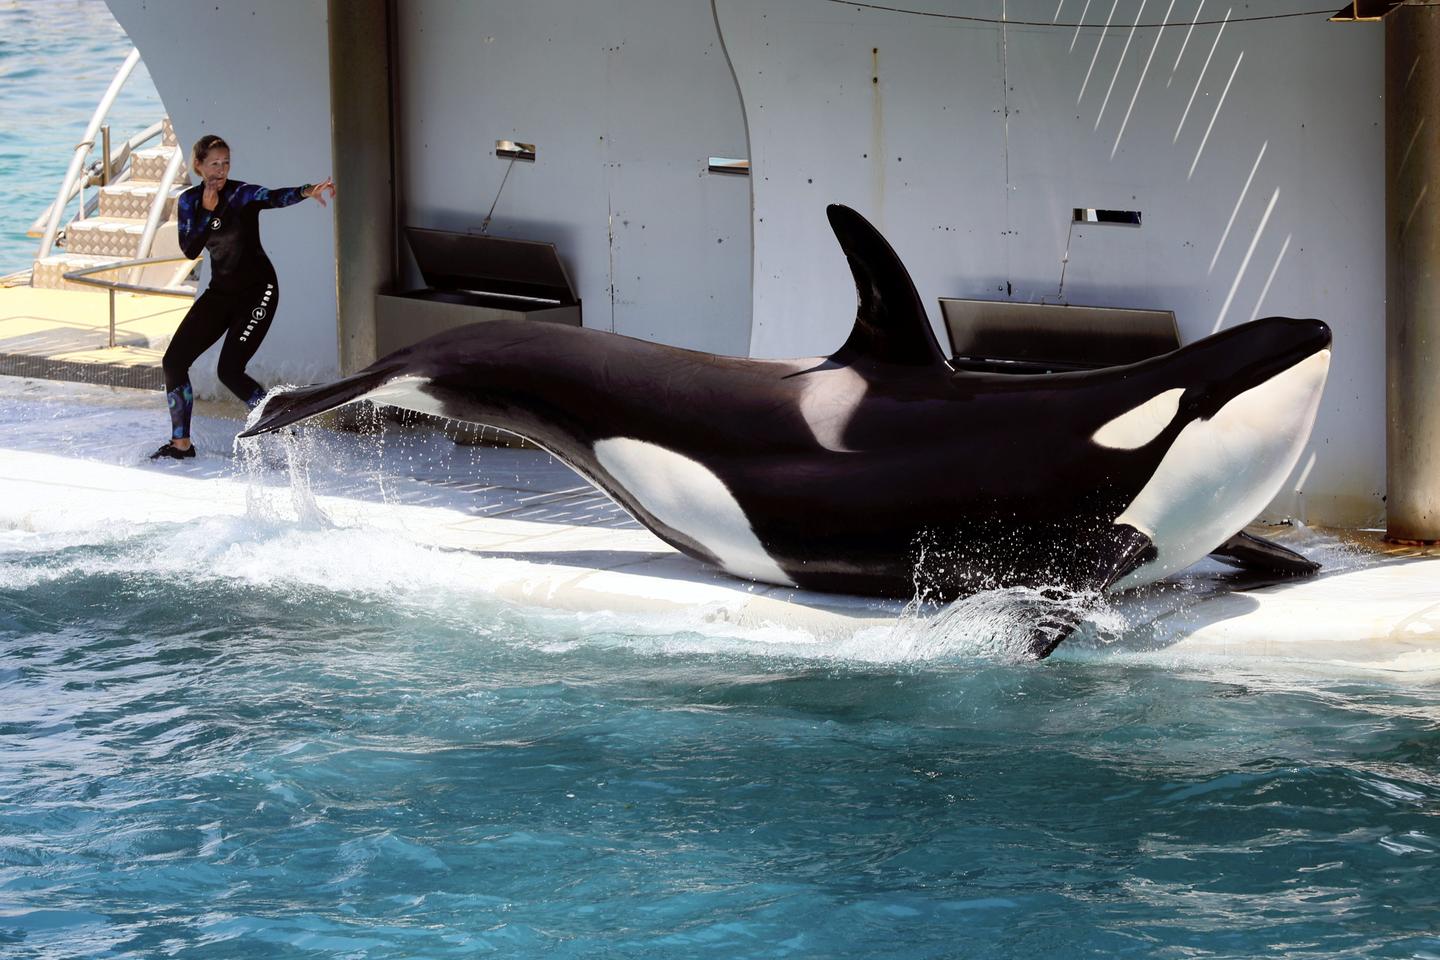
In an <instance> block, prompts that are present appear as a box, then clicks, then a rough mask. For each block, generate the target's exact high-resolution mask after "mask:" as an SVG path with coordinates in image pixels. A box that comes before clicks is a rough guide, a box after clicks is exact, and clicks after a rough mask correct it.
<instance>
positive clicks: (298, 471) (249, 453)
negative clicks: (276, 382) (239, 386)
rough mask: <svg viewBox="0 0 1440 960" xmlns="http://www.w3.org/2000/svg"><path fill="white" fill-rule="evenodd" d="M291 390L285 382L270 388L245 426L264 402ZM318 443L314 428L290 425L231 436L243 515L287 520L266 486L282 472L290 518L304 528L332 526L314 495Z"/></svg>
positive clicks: (256, 419)
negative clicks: (241, 487) (242, 484)
mask: <svg viewBox="0 0 1440 960" xmlns="http://www.w3.org/2000/svg"><path fill="white" fill-rule="evenodd" d="M290 389H293V388H292V387H291V386H289V385H282V386H277V387H272V388H271V389H270V391H269V392H268V393H266V394H265V398H264V399H263V400H262V401H261V402H260V403H258V404H256V405H255V408H254V409H253V410H251V411H250V415H249V416H248V417H247V418H246V420H245V429H247V430H248V429H250V428H251V427H253V426H254V425H255V424H256V423H258V422H259V420H260V416H261V412H262V411H263V410H264V409H265V405H266V403H268V402H269V400H270V398H271V397H273V396H275V395H276V394H277V393H281V392H284V391H285V390H290ZM319 448H320V443H319V441H318V440H317V439H316V434H315V433H314V432H313V431H309V430H306V429H305V428H304V427H290V428H287V429H285V430H280V431H276V432H274V433H266V434H261V435H260V436H258V437H240V436H237V437H236V438H235V446H234V453H235V464H236V469H237V471H238V472H239V473H240V475H241V476H242V477H244V479H245V508H246V511H245V512H246V516H247V517H248V518H249V519H252V520H259V521H276V520H281V519H284V518H285V513H284V511H283V510H282V509H281V508H280V498H279V497H277V496H276V495H275V494H276V488H275V487H273V486H271V485H268V484H267V483H266V482H265V481H266V479H267V477H269V476H271V475H273V474H274V473H275V472H276V471H282V472H283V474H284V475H285V476H286V478H287V480H288V483H287V484H286V485H285V486H284V491H283V492H284V494H288V499H289V506H290V510H291V511H292V512H293V518H294V520H295V522H297V523H298V524H299V525H300V526H301V527H302V528H306V529H319V530H328V529H333V528H334V527H335V526H336V524H335V522H334V521H333V520H332V519H331V518H330V516H329V515H328V514H327V513H326V512H325V511H324V510H323V509H321V507H320V504H319V503H318V502H317V501H316V499H315V489H314V484H313V482H312V480H311V467H312V464H314V463H315V462H316V460H317V453H319V452H320V449H319Z"/></svg>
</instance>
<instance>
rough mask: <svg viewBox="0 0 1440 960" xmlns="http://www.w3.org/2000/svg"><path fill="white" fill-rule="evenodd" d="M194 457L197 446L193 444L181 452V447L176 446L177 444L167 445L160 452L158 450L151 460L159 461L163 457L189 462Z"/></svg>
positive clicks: (151, 456)
mask: <svg viewBox="0 0 1440 960" xmlns="http://www.w3.org/2000/svg"><path fill="white" fill-rule="evenodd" d="M193 456H195V444H193V443H192V444H190V446H188V447H186V448H185V449H184V450H181V449H180V448H179V447H177V446H175V444H173V443H167V444H165V446H163V447H161V448H160V449H159V450H156V451H155V452H154V453H152V454H150V459H151V460H159V459H161V458H162V457H169V458H170V459H172V460H188V459H190V458H191V457H193Z"/></svg>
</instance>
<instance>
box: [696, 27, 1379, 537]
mask: <svg viewBox="0 0 1440 960" xmlns="http://www.w3.org/2000/svg"><path fill="white" fill-rule="evenodd" d="M903 6H905V7H907V8H909V9H912V10H919V11H929V12H934V13H942V14H963V15H976V16H992V17H999V16H1000V15H1001V12H1002V9H1003V11H1004V13H1005V14H1006V15H1007V16H1008V17H1009V18H1010V19H1011V20H1033V21H1041V22H1044V23H1049V22H1051V21H1053V20H1055V19H1059V20H1061V21H1072V22H1073V21H1075V20H1077V19H1078V18H1079V17H1080V15H1081V13H1082V10H1086V9H1087V7H1088V14H1087V18H1086V22H1087V23H1090V24H1094V25H1095V26H1092V27H1089V28H1086V29H1084V30H1081V31H1079V32H1078V35H1077V31H1075V30H1074V29H1057V28H1053V27H1049V26H1025V27H1021V26H1008V27H1005V28H1003V29H1002V28H1001V27H1000V26H998V25H985V24H976V23H973V22H964V21H959V20H947V19H937V18H932V17H922V16H915V15H908V14H905V13H898V12H890V11H881V10H870V9H863V8H856V7H852V6H847V5H844V4H838V3H830V2H827V0H804V2H796V3H788V4H784V5H777V4H771V3H767V2H765V0H718V7H719V20H720V24H721V27H722V34H723V37H724V39H725V42H726V44H727V46H728V48H729V51H730V55H731V59H732V61H733V62H734V64H735V68H736V75H737V80H738V82H739V84H740V87H741V92H742V96H743V98H744V100H745V106H746V113H747V118H748V120H749V126H750V138H751V149H752V153H753V157H754V163H755V218H756V223H755V236H756V239H755V283H754V297H755V304H754V333H753V336H752V350H753V352H754V353H755V354H756V355H758V356H798V355H808V354H814V353H825V352H828V351H829V350H831V349H833V348H834V347H835V346H836V345H838V343H839V342H840V341H841V340H842V339H843V337H844V335H845V333H846V331H847V330H848V327H849V323H850V319H851V317H853V313H854V294H853V291H852V289H851V288H850V283H849V277H848V273H847V271H846V268H845V264H844V261H843V258H841V257H840V256H839V254H838V252H836V249H835V246H834V241H833V240H831V239H830V238H829V231H828V228H827V227H826V225H825V223H824V218H823V207H824V205H825V204H826V203H827V202H831V201H840V202H844V203H848V204H850V205H851V206H854V207H855V208H856V209H858V210H860V211H861V212H862V213H864V214H865V215H866V216H868V217H870V218H871V219H872V220H873V221H874V222H875V223H876V224H877V225H878V226H880V228H881V229H882V230H883V231H884V232H885V233H886V235H887V236H888V238H889V239H890V241H891V243H892V244H893V245H894V246H895V248H896V250H897V251H898V252H899V253H900V255H901V257H902V259H904V260H905V261H906V263H907V265H908V266H909V267H910V270H911V273H912V275H913V276H914V279H915V282H916V285H917V287H918V288H919V290H920V293H921V296H922V298H923V299H924V300H925V302H926V304H927V307H930V306H931V305H933V304H934V303H935V298H937V297H940V296H970V297H982V298H983V297H993V298H997V299H1006V298H1013V299H1016V300H1023V301H1031V302H1033V301H1038V300H1042V299H1052V300H1060V299H1063V300H1064V301H1067V302H1071V303H1082V304H1095V305H1102V306H1105V305H1108V306H1125V307H1147V308H1160V309H1170V310H1174V311H1175V313H1176V318H1177V321H1178V323H1179V325H1180V329H1181V333H1182V338H1183V339H1184V340H1185V341H1186V342H1189V341H1192V340H1195V339H1198V338H1199V337H1202V336H1204V335H1206V334H1208V333H1210V332H1211V331H1212V330H1214V329H1217V325H1218V326H1229V325H1233V324H1235V323H1239V322H1243V321H1245V320H1248V319H1250V318H1251V317H1252V316H1255V315H1260V316H1266V315H1275V314H1279V315H1289V316H1299V317H1318V318H1321V319H1323V320H1325V321H1326V322H1328V323H1329V324H1330V325H1331V326H1332V328H1333V329H1334V331H1335V351H1334V365H1333V367H1332V370H1331V374H1330V382H1329V386H1328V388H1327V392H1326V395H1325V399H1324V405H1323V406H1322V408H1321V411H1320V414H1319V418H1318V421H1317V424H1316V428H1315V433H1314V437H1313V440H1312V442H1311V444H1310V446H1309V448H1308V449H1307V451H1306V452H1305V453H1304V454H1303V455H1302V457H1301V460H1300V464H1301V466H1300V467H1299V468H1298V469H1297V471H1296V475H1295V476H1294V477H1292V480H1291V482H1290V484H1288V486H1287V490H1286V491H1285V492H1282V493H1281V495H1280V496H1279V497H1277V498H1276V500H1275V502H1274V503H1273V504H1272V507H1271V510H1270V513H1272V514H1297V515H1300V516H1303V517H1307V518H1308V519H1310V520H1311V522H1356V521H1360V520H1363V519H1368V518H1373V517H1376V516H1379V515H1380V513H1381V511H1382V509H1383V507H1382V504H1381V500H1380V497H1381V494H1382V492H1383V489H1384V446H1383V444H1384V429H1383V424H1384V380H1383V350H1384V335H1383V333H1384V299H1383V297H1384V283H1383V280H1384V273H1383V270H1384V242H1383V238H1384V234H1383V230H1384V175H1383V169H1382V160H1383V149H1384V136H1383V114H1382V110H1381V104H1380V89H1381V65H1382V56H1383V34H1382V31H1379V30H1371V29H1366V28H1364V27H1360V26H1349V27H1346V26H1337V25H1333V24H1328V23H1326V22H1325V19H1324V18H1323V17H1310V18H1305V19H1291V20H1283V21H1271V22H1267V23H1231V24H1229V25H1227V26H1226V27H1225V28H1224V30H1223V32H1222V31H1221V29H1220V28H1219V27H1217V26H1208V27H1207V26H1199V27H1196V28H1195V29H1194V30H1193V31H1188V30H1187V28H1185V27H1171V28H1167V29H1165V30H1163V31H1162V30H1154V29H1148V30H1147V29H1138V30H1133V31H1132V29H1131V27H1132V25H1133V24H1135V23H1136V22H1137V20H1138V21H1140V22H1155V21H1161V20H1162V19H1164V18H1166V16H1167V14H1168V15H1169V18H1170V19H1172V20H1176V21H1184V22H1186V23H1188V22H1189V21H1191V20H1193V19H1195V16H1196V11H1197V8H1198V6H1199V0H1175V2H1174V3H1173V5H1172V4H1171V2H1170V0H1143V3H1142V0H1118V2H1115V0H1108V2H1107V0H1095V2H1093V3H1090V4H1088V5H1087V4H1086V3H1085V2H1083V0H1063V2H1060V0H1003V2H1002V0H965V2H961V0H917V2H912V3H907V4H904V5H903ZM1311 6H1313V5H1307V4H1305V3H1304V2H1303V0H1276V2H1275V3H1272V4H1264V5H1259V4H1253V3H1252V4H1233V5H1232V4H1229V3H1225V2H1221V3H1216V2H1215V0H1208V2H1207V3H1206V4H1205V8H1204V13H1205V18H1207V19H1208V18H1210V17H1212V16H1213V17H1216V18H1223V17H1224V16H1225V15H1226V11H1227V10H1231V15H1232V16H1233V17H1239V16H1246V15H1256V14H1270V13H1280V12H1285V11H1288V10H1297V9H1308V8H1310V7H1311ZM1232 7H1233V9H1232ZM1112 9H1113V10H1114V11H1115V12H1114V19H1113V25H1112V28H1111V29H1110V30H1109V31H1102V30H1101V29H1100V28H1099V25H1101V24H1103V23H1104V22H1105V20H1106V18H1107V16H1109V15H1110V12H1111V10H1112ZM1187 32H1189V33H1190V36H1189V38H1188V41H1187V39H1186V34H1187ZM1217 38H1218V39H1217ZM1072 42H1073V49H1072ZM1182 45H1183V46H1184V56H1183V57H1181V56H1180V53H1181V48H1182ZM1212 49H1213V51H1214V52H1213V55H1212V53H1211V51H1212ZM872 58H873V62H872ZM1177 59H1178V61H1179V62H1178V66H1177ZM1207 61H1208V66H1207ZM876 65H878V69H875V67H876ZM1172 74H1173V76H1172ZM1232 75H1233V80H1232ZM872 77H873V78H875V80H876V81H878V82H872ZM1087 77H1088V79H1087ZM1142 77H1143V83H1142ZM1227 87H1228V88H1229V89H1228V92H1227ZM1082 91H1083V93H1082ZM1192 96H1193V103H1192ZM1187 107H1188V113H1187ZM1182 117H1184V121H1185V122H1184V124H1183V126H1182V125H1181V122H1180V121H1181V118H1182ZM1122 127H1123V134H1122ZM1177 130H1178V135H1177ZM875 144H883V145H884V146H883V154H884V156H885V158H886V159H885V162H884V163H883V164H876V163H874V156H875V153H876V151H875V150H871V149H867V148H869V147H871V146H873V145H875ZM1262 149H1263V151H1264V153H1263V156H1262V155H1261V151H1262ZM866 154H870V155H869V156H866ZM902 156H903V157H904V161H903V163H902V162H901V161H900V159H899V158H900V157H902ZM1257 158H1258V160H1259V163H1258V165H1257V163H1256V161H1257ZM1192 167H1193V173H1192ZM1252 171H1253V175H1252ZM1247 181H1248V183H1249V186H1248V189H1246V184H1247ZM1074 207H1100V208H1119V209H1138V210H1140V211H1142V213H1143V216H1144V223H1143V226H1141V227H1140V228H1138V229H1135V228H1125V227H1114V226H1094V225H1091V226H1077V227H1076V228H1075V229H1074V231H1073V232H1071V230H1070V218H1071V211H1072V209H1073V208H1074ZM1232 215H1233V222H1232ZM1227 228H1228V233H1227ZM1222 238H1223V239H1224V243H1223V244H1222V243H1221V240H1222ZM1067 246H1068V252H1069V262H1068V266H1066V268H1065V282H1064V288H1063V290H1062V289H1061V287H1060V279H1061V268H1062V261H1063V260H1064V258H1065V255H1066V251H1067ZM1212 260H1213V261H1214V264H1213V267H1212V265H1211V262H1212ZM931 313H932V321H938V319H939V317H938V310H935V309H933V308H932V310H931ZM938 329H939V328H938V324H937V330H938ZM1302 481H1303V482H1302Z"/></svg>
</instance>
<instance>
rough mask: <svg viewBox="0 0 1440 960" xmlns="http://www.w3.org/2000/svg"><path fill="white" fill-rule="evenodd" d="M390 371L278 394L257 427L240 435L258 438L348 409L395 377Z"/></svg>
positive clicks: (367, 372) (373, 371)
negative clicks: (307, 420) (311, 418)
mask: <svg viewBox="0 0 1440 960" xmlns="http://www.w3.org/2000/svg"><path fill="white" fill-rule="evenodd" d="M394 373H395V372H394V371H393V370H391V369H389V368H384V369H380V370H376V369H367V370H362V371H361V372H360V373H357V374H355V375H354V376H351V377H346V378H345V379H343V380H336V381H335V382H334V383H322V384H320V385H318V386H312V387H296V388H295V389H294V390H285V391H282V392H280V393H277V394H274V395H273V396H271V397H270V398H269V399H267V400H266V401H265V406H264V407H263V408H262V409H261V412H260V419H259V420H257V421H255V425H254V426H252V427H250V428H249V429H247V430H245V431H244V432H243V433H241V434H240V436H241V437H254V436H259V435H260V434H262V433H269V432H270V431H272V430H279V429H280V428H281V427H288V426H289V425H290V424H292V423H297V422H299V421H301V420H304V419H306V418H307V417H313V416H315V415H316V414H318V413H324V412H325V411H326V410H333V409H335V408H336V407H340V406H344V405H345V404H347V403H352V402H354V401H356V400H359V399H360V398H361V397H363V396H365V394H367V393H369V392H370V391H372V390H374V389H375V388H376V387H379V386H380V385H381V384H383V383H385V381H387V380H389V379H390V378H391V377H392V376H394Z"/></svg>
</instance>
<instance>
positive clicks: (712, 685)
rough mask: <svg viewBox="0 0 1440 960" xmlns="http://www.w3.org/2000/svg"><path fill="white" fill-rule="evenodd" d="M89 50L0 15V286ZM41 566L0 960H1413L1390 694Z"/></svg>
mask: <svg viewBox="0 0 1440 960" xmlns="http://www.w3.org/2000/svg"><path fill="white" fill-rule="evenodd" d="M125 50H126V44H125V41H124V39H123V37H122V36H121V35H120V34H119V30H118V27H116V26H115V25H114V23H113V20H110V18H109V14H108V12H107V11H106V10H105V8H104V5H103V3H101V2H100V0H44V2H41V0H29V2H20V3H8V4H3V5H0V83H3V96H0V110H3V113H0V193H3V196H4V198H5V200H6V202H5V204H3V205H0V218H3V219H0V272H4V271H8V270H12V269H20V268H23V267H25V266H27V265H28V263H29V258H30V256H31V254H32V250H33V244H34V241H32V240H28V239H26V238H24V237H23V234H24V230H25V228H26V227H27V226H28V224H29V222H30V220H31V219H33V217H34V216H35V215H36V214H37V213H38V212H39V211H40V210H41V209H43V207H44V205H45V203H47V202H48V201H49V199H50V198H51V197H52V196H53V193H54V191H55V190H56V189H57V188H58V186H59V180H60V177H61V175H62V174H63V171H64V164H65V159H66V150H67V149H68V147H69V146H70V145H72V144H73V142H74V140H75V139H78V137H79V136H80V133H81V131H82V129H83V126H84V123H85V120H86V119H87V118H88V114H89V111H90V110H91V109H92V108H93V105H94V103H95V101H96V100H97V99H98V97H99V95H100V93H101V91H102V90H103V88H104V86H105V84H106V83H107V82H108V80H109V77H110V74H111V73H112V72H113V69H114V67H115V66H116V65H118V63H119V61H120V60H121V58H122V57H123V56H124V53H125ZM137 79H143V78H137ZM146 89H147V86H146V85H145V84H144V83H141V84H138V85H135V86H134V87H133V88H132V93H131V94H130V95H127V96H130V97H133V98H134V99H133V100H130V99H127V100H126V101H122V108H121V119H120V120H118V121H117V131H118V130H119V129H121V127H122V126H123V125H124V123H125V122H129V124H130V126H131V127H135V128H138V127H140V126H144V125H145V123H148V122H149V121H150V120H151V119H153V116H154V115H155V114H156V111H157V109H158V103H157V102H155V101H153V100H147V99H146V96H147V95H146V93H145V90H146ZM150 95H151V96H153V90H152V91H151V94H150ZM126 117H128V118H130V120H129V121H125V120H124V118H126ZM127 129H128V128H127ZM156 409H159V408H158V407H157V408H156ZM97 416H98V415H96V414H94V409H93V408H91V407H88V406H83V405H82V406H79V407H77V409H76V410H72V411H70V412H69V413H66V414H63V415H62V414H57V413H54V412H52V411H49V410H44V409H40V408H36V409H35V410H30V411H28V412H24V411H22V412H21V413H15V414H13V416H12V415H11V414H9V413H7V417H9V419H7V420H6V422H5V423H4V424H0V425H3V426H4V427H5V429H4V430H0V436H3V437H6V438H8V439H6V440H5V441H4V442H3V443H0V467H3V459H4V456H5V449H6V448H9V447H11V446H12V444H13V443H14V438H15V437H16V435H17V434H18V433H19V432H21V430H22V429H25V430H30V431H31V432H40V433H43V434H44V436H45V449H47V450H48V449H50V445H52V444H54V445H57V446H58V448H59V449H60V451H61V452H64V451H65V450H66V449H68V448H71V447H74V448H76V449H77V450H84V451H85V452H93V451H94V449H95V448H96V447H97V446H100V445H102V444H103V443H105V442H110V441H113V436H112V435H115V434H120V435H123V436H131V437H139V436H147V435H148V434H146V433H145V429H148V428H146V427H145V426H144V425H145V424H149V423H150V420H149V419H144V418H142V419H138V420H136V421H135V423H133V424H132V423H128V422H127V423H126V424H125V425H124V427H125V429H123V430H117V429H114V428H113V426H106V425H103V424H102V425H101V426H98V427H97V426H90V427H86V426H85V424H86V423H87V422H88V421H89V420H93V419H96V417H97ZM149 416H150V414H149V413H148V412H146V414H145V417H149ZM16 418H18V419H16ZM106 423H107V424H108V423H109V421H106ZM107 438H109V439H108V440H107ZM0 473H3V471H0ZM4 494H5V481H4V478H3V475H0V497H3V496H4ZM83 495H84V494H83V491H82V492H78V493H77V494H76V496H83ZM61 526H63V525H61ZM36 527H39V528H42V532H39V533H37V532H35V529H34V528H36ZM45 529H48V527H47V525H46V524H44V523H40V522H38V520H36V519H35V518H27V517H25V516H24V515H22V514H19V513H13V512H5V513H4V522H3V523H0V957H4V958H6V960H9V958H75V957H87V958H88V957H99V958H152V957H182V958H185V957H196V958H207V960H209V958H241V957H254V958H288V957H296V958H313V957H327V958H328V957H336V958H338V957H364V958H377V960H383V958H402V957H404V958H412V957H473V956H480V955H486V954H494V955H500V956H506V957H542V956H544V957H559V958H568V957H574V958H587V960H590V958H611V957H614V958H649V957H664V958H674V957H698V956H710V957H724V958H749V957H755V958H759V957H825V958H851V957H853V958H862V957H864V958H869V957H886V958H890V957H895V958H941V957H945V958H948V957H975V958H988V957H1006V958H1009V957H1014V958H1032V957H1054V958H1068V957H1122V956H1124V957H1146V958H1149V957H1159V958H1190V957H1233V958H1249V957H1257V956H1273V957H1296V958H1299V957H1313V958H1333V957H1416V958H1423V957H1440V888H1437V883H1436V877H1437V876H1440V872H1437V868H1440V690H1437V688H1436V687H1435V686H1434V685H1433V683H1430V684H1427V683H1425V682H1421V681H1416V680H1414V679H1411V680H1404V679H1403V678H1400V677H1398V676H1395V675H1390V674H1386V673H1381V672H1378V671H1377V672H1364V671H1360V670H1356V669H1354V668H1345V669H1344V670H1341V669H1338V668H1337V669H1335V670H1333V671H1327V669H1326V668H1324V667H1323V665H1315V664H1291V663H1286V662H1283V661H1251V662H1248V663H1242V662H1225V661H1207V660H1198V659H1185V658H1180V657H1176V656H1170V655H1166V654H1164V653H1157V654H1130V655H1124V654H1120V653H1117V652H1113V651H1112V650H1109V649H1099V650H1090V651H1086V650H1083V649H1079V648H1076V649H1074V650H1064V651H1062V655H1061V656H1060V657H1059V658H1057V659H1055V660H1053V661H1051V662H1049V663H1047V664H1045V665H1043V666H1035V665H1032V664H1024V663H1015V662H1011V661H1010V660H1009V659H1008V658H1006V657H1004V656H1001V655H998V654H997V653H996V652H995V651H996V645H995V643H994V642H993V630H992V629H991V627H992V626H993V623H991V624H976V623H975V622H974V621H973V619H971V620H967V618H966V617H965V616H957V617H954V618H953V622H952V630H951V631H950V632H949V633H947V634H942V635H941V636H939V637H930V638H929V639H928V640H927V643H926V645H925V649H924V651H923V655H922V656H918V657H917V656H915V655H914V654H915V651H914V649H913V648H912V649H907V650H906V651H904V655H901V652H900V651H898V650H897V651H896V652H895V655H893V656H891V655H890V652H889V651H888V649H887V648H886V647H885V645H884V643H883V642H882V641H876V642H872V643H871V644H870V645H869V646H868V647H865V648H864V649H857V648H856V647H855V646H854V645H848V646H845V647H844V648H843V649H841V648H837V646H835V645H833V644H828V643H826V642H825V641H824V640H823V639H818V638H803V637H802V638H797V637H794V636H792V635H783V636H768V635H766V634H764V633H763V632H760V633H758V634H757V633H756V632H753V631H752V632H749V633H745V632H739V631H735V632H727V630H726V629H725V628H724V627H723V626H717V625H715V624H708V623H705V622H704V621H703V618H700V617H698V616H697V617H696V618H694V622H693V623H688V624H687V623H685V622H683V621H684V618H680V622H675V621H668V622H666V623H651V624H644V623H635V622H627V621H624V620H619V619H615V618H608V617H598V616H582V615H577V614H560V613H540V612H536V611H527V610H521V609H516V608H514V607H508V606H505V605H502V604H500V603H498V602H495V601H493V600H491V599H488V598H487V597H486V596H485V595H484V593H483V592H482V591H481V590H478V589H476V588H474V587H473V585H470V584H468V583H467V581H466V576H467V572H469V571H473V570H474V568H475V567H476V564H477V563H478V562H479V561H476V560H474V559H473V558H462V557H461V556H460V555H456V554H451V553H445V552H442V551H436V550H426V549H422V548H418V547H415V546H413V545H408V544H405V543H402V542H400V541H398V540H395V539H394V538H387V537H384V536H380V535H377V534H374V533H372V532H367V531H366V530H363V529H340V528H330V527H326V526H324V525H310V526H307V525H305V524H296V523H285V522H280V521H278V520H275V519H274V518H272V517H267V516H264V515H257V516H242V517H215V518H208V519H204V520H201V521H197V522H194V523H190V524H186V525H183V526H182V525H179V524H133V523H132V524H119V525H113V524H112V525H97V526H96V528H95V529H94V530H78V531H77V530H75V529H71V528H69V527H65V528H64V530H63V531H62V532H60V533H55V532H53V531H52V532H49V533H47V532H44V530H45ZM462 561H463V562H462ZM984 609H985V610H988V613H989V614H994V613H995V610H994V606H993V605H991V606H990V607H987V608H984ZM1001 619H1002V621H1003V618H1001Z"/></svg>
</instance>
